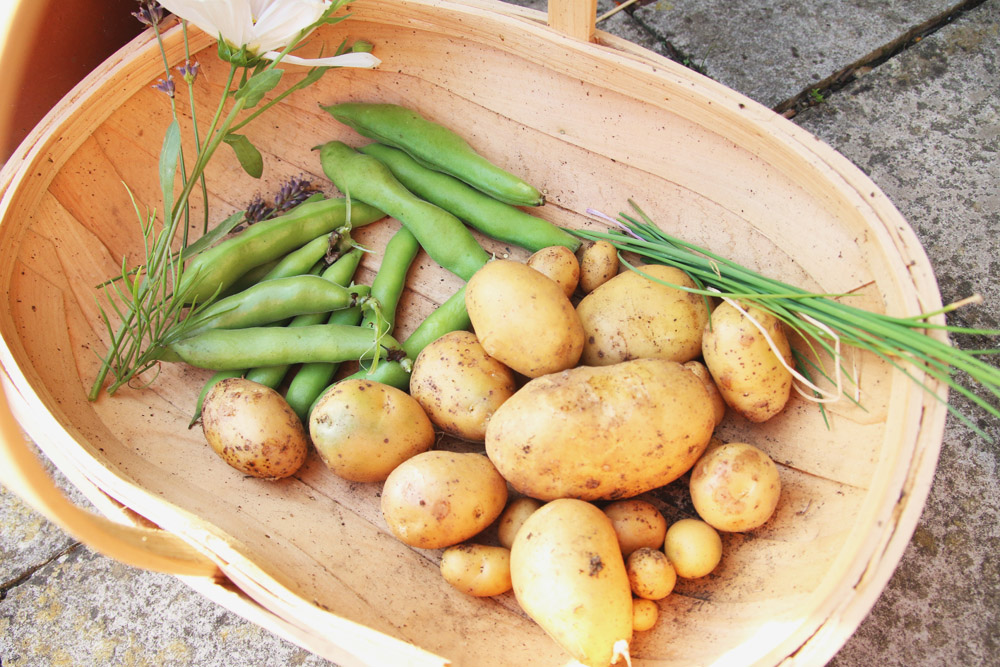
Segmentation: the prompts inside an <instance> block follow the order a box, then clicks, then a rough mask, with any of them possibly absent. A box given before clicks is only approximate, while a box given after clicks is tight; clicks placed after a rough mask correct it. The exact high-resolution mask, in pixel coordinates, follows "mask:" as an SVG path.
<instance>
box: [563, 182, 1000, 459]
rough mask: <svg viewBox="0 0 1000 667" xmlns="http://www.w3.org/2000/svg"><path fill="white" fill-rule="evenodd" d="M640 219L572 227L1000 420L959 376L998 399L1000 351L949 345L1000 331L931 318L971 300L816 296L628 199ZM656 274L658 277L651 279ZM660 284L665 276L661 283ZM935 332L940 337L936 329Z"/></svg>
mask: <svg viewBox="0 0 1000 667" xmlns="http://www.w3.org/2000/svg"><path fill="white" fill-rule="evenodd" d="M629 204H631V206H632V208H633V209H634V210H635V212H636V214H637V215H638V217H635V216H632V215H628V214H625V213H621V214H619V219H618V220H615V219H612V218H610V217H608V216H606V215H603V214H601V213H599V212H597V211H593V210H591V211H588V212H589V213H591V214H592V215H595V216H596V217H600V218H602V219H604V220H605V221H607V222H609V223H611V224H613V225H615V226H616V228H613V229H612V230H611V231H607V232H602V231H594V230H582V229H576V230H570V231H572V232H573V233H574V234H576V235H578V236H580V237H581V238H584V239H589V240H591V241H597V240H601V239H603V240H606V241H608V242H610V243H611V244H612V245H614V246H615V247H616V248H617V249H618V251H619V258H620V259H621V261H622V263H623V264H624V265H625V266H627V267H629V268H630V269H633V270H637V271H639V272H641V269H640V268H638V267H634V266H632V265H631V264H629V263H628V261H626V259H625V257H624V256H623V254H622V253H633V254H635V255H638V256H639V257H642V258H644V259H645V260H647V261H650V262H655V263H660V264H666V265H669V266H673V267H676V268H679V269H681V270H682V271H684V272H685V273H687V274H688V275H689V276H690V277H691V279H692V280H693V281H694V282H695V284H696V285H697V286H698V288H697V289H692V288H688V287H683V286H680V285H673V287H677V288H678V289H684V290H686V291H690V292H694V293H697V294H703V295H705V296H719V297H724V298H728V299H734V300H739V301H748V302H753V303H754V305H755V306H756V307H758V308H761V309H762V310H765V311H767V312H770V313H772V314H773V315H775V316H776V317H778V318H779V319H780V320H782V321H783V322H785V324H786V325H788V326H789V327H790V328H791V329H792V330H794V331H795V332H797V333H798V334H800V335H801V336H802V337H803V338H804V339H805V340H806V341H808V342H809V344H810V345H812V344H813V343H815V344H817V345H818V346H820V347H821V348H822V349H823V350H825V351H826V352H827V353H829V354H830V355H831V356H832V357H833V358H834V363H836V364H840V363H841V360H840V353H839V351H838V350H837V349H836V348H837V346H839V345H848V346H851V347H855V348H858V349H861V350H866V351H868V352H871V353H873V354H875V355H877V356H878V357H879V358H881V359H883V360H885V361H886V362H888V363H889V364H891V365H892V366H893V367H895V368H897V369H899V370H900V371H902V372H903V373H904V374H905V375H906V376H907V377H909V378H910V379H911V380H913V381H914V382H916V383H918V384H920V385H921V386H922V387H923V388H924V389H925V390H927V391H928V392H930V393H931V395H933V396H934V397H935V398H937V399H938V400H942V399H941V397H940V396H939V395H938V394H937V393H936V392H935V390H934V387H933V386H932V383H930V382H925V381H924V380H923V378H921V377H918V374H920V373H922V374H923V375H924V376H926V377H929V378H933V379H934V380H936V381H938V382H942V383H945V384H946V385H947V386H948V387H949V388H950V389H951V390H954V391H956V392H958V393H960V394H962V395H963V396H965V397H966V398H968V399H969V400H970V401H972V402H973V403H974V404H975V405H977V406H979V407H980V408H982V409H983V410H985V411H986V412H987V413H989V414H990V415H992V416H993V417H997V418H1000V409H998V408H997V407H996V406H995V405H994V404H993V403H991V402H990V401H989V400H987V399H985V398H983V397H982V396H980V395H978V394H977V393H975V392H973V391H972V390H970V389H969V388H967V387H966V386H964V385H962V384H960V383H959V381H958V380H957V379H956V378H955V376H954V374H955V372H956V371H961V372H963V373H965V374H966V375H968V377H969V378H971V379H972V380H973V381H974V382H975V383H977V384H978V385H980V386H981V387H983V388H985V389H986V390H987V391H988V392H989V394H991V395H992V397H993V399H997V398H1000V368H997V367H996V366H993V365H991V364H989V363H986V362H985V361H984V360H983V359H982V358H981V357H983V356H985V355H989V354H995V353H996V352H997V351H996V350H963V349H959V348H956V347H953V346H951V345H950V343H949V342H948V339H947V335H948V334H972V335H985V336H1000V331H995V330H990V329H972V328H967V327H959V326H953V325H948V324H942V323H937V322H931V321H930V319H931V318H933V317H935V316H937V315H943V314H945V313H948V312H951V311H953V310H954V309H955V308H958V307H959V306H960V305H962V304H963V303H968V302H969V301H971V299H970V300H965V301H963V302H959V303H955V304H951V305H949V306H946V307H944V308H942V309H940V310H937V311H934V312H931V313H921V314H919V315H915V316H912V317H892V316H890V315H885V314H881V313H874V312H871V311H868V310H864V309H862V308H857V307H854V306H851V305H848V304H846V303H843V302H841V301H837V300H835V299H834V298H833V297H834V296H842V295H831V294H815V293H811V292H807V291H805V290H802V289H800V288H798V287H795V286H793V285H789V284H787V283H784V282H781V281H778V280H774V279H772V278H768V277H766V276H763V275H761V274H759V273H756V272H754V271H751V270H750V269H747V268H745V267H743V266H741V265H739V264H737V263H735V262H733V261H730V260H728V259H726V258H724V257H721V256H719V255H717V254H715V253H712V252H710V251H709V250H707V249H705V248H702V247H700V246H697V245H694V244H691V243H687V242H685V241H682V240H681V239H678V238H676V237H673V236H671V235H669V234H667V233H665V232H664V231H662V230H661V229H660V228H659V227H657V226H656V224H655V223H653V221H652V220H651V219H650V218H649V217H648V216H647V215H646V214H645V213H644V212H643V211H642V210H641V209H640V208H639V207H638V206H637V205H636V204H635V202H632V201H631V200H630V201H629ZM651 279H653V280H655V278H651ZM661 282H662V281H661ZM935 334H936V335H935ZM946 405H947V408H948V410H949V411H950V412H951V413H952V414H953V415H955V416H956V417H957V418H958V419H960V420H961V421H962V422H963V423H964V424H966V425H967V426H968V427H969V428H970V429H972V430H973V431H975V432H976V433H977V434H978V435H979V436H980V437H982V438H984V439H986V440H987V441H991V442H992V438H990V436H989V435H988V434H986V433H985V432H984V431H983V430H982V429H980V428H979V427H978V426H977V425H976V424H975V423H973V421H972V420H971V419H970V418H969V417H968V416H966V415H965V414H962V413H961V412H960V411H959V410H957V409H956V408H955V407H954V406H952V405H950V404H947V403H946Z"/></svg>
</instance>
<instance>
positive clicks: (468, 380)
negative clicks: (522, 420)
mask: <svg viewBox="0 0 1000 667" xmlns="http://www.w3.org/2000/svg"><path fill="white" fill-rule="evenodd" d="M516 389H517V384H516V382H515V380H514V373H513V372H512V371H511V370H510V369H509V368H507V366H505V365H504V364H502V363H500V362H499V361H497V360H496V359H494V358H493V357H491V356H490V355H488V354H486V350H484V349H483V346H482V345H480V344H479V341H478V340H477V339H476V335H475V334H473V333H472V332H469V331H453V332H451V333H447V334H445V335H444V336H441V337H440V338H438V339H437V340H435V341H434V342H433V343H431V344H430V345H428V346H427V347H425V348H424V349H423V350H422V351H421V352H420V354H419V355H417V358H416V360H415V361H414V363H413V372H412V373H411V374H410V395H412V396H413V397H414V398H415V399H416V400H417V401H418V402H419V403H420V405H421V406H423V408H424V410H425V411H426V412H427V416H428V417H430V419H431V421H432V422H434V425H435V426H437V427H438V428H440V429H441V430H442V431H444V432H446V433H450V434H451V435H454V436H457V437H459V438H464V439H466V440H482V439H483V438H485V437H486V422H488V421H489V419H490V417H492V416H493V413H494V412H495V411H496V409H497V408H498V407H500V405H501V404H502V403H503V402H504V401H506V400H507V399H508V398H510V397H511V396H513V395H514V391H515V390H516Z"/></svg>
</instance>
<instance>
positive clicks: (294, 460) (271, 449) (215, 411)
mask: <svg viewBox="0 0 1000 667" xmlns="http://www.w3.org/2000/svg"><path fill="white" fill-rule="evenodd" d="M201 419H202V422H201V423H202V429H203V431H204V433H205V439H206V440H208V444H209V445H211V447H212V449H213V450H215V453H216V454H218V455H219V456H221V457H222V459H223V460H224V461H225V462H226V463H228V464H229V465H231V466H232V467H234V468H236V469H237V470H239V471H240V472H242V473H243V474H245V475H251V476H253V477H260V478H263V479H281V478H283V477H288V476H289V475H291V474H293V473H294V472H295V471H296V470H298V469H299V468H301V467H302V464H303V463H305V461H306V454H307V453H308V451H309V440H308V438H307V436H306V431H305V428H303V426H302V422H301V421H300V420H299V418H298V415H296V414H295V412H294V411H293V410H292V408H291V407H290V406H289V405H288V403H287V402H286V401H285V399H284V397H282V395H281V394H279V393H278V392H276V391H275V390H273V389H271V388H270V387H265V386H264V385H262V384H259V383H257V382H252V381H250V380H247V379H245V378H227V379H225V380H222V381H220V382H218V383H217V384H216V385H215V386H214V387H212V389H211V390H210V391H209V392H208V394H206V396H205V401H204V404H203V407H202V413H201Z"/></svg>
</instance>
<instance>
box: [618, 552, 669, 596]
mask: <svg viewBox="0 0 1000 667" xmlns="http://www.w3.org/2000/svg"><path fill="white" fill-rule="evenodd" d="M625 571H626V572H628V582H629V585H631V586H632V593H633V594H635V596H636V597H640V598H645V599H647V600H662V599H663V598H665V597H667V596H668V595H670V594H671V593H672V592H673V590H674V585H676V584H677V573H676V572H675V571H674V566H673V565H671V564H670V560H668V559H667V556H666V554H664V553H663V552H662V551H660V550H659V549H650V548H649V547H640V548H638V549H636V550H635V551H633V552H632V555H630V556H629V557H628V560H626V561H625Z"/></svg>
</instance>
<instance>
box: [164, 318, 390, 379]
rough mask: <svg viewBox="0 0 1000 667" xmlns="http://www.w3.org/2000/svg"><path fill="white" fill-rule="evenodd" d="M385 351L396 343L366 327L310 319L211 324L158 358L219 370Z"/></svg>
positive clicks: (340, 358) (336, 360) (346, 358)
mask: <svg viewBox="0 0 1000 667" xmlns="http://www.w3.org/2000/svg"><path fill="white" fill-rule="evenodd" d="M387 351H399V352H401V347H400V345H399V343H398V342H397V341H396V340H395V339H394V338H392V337H391V336H381V337H379V339H378V342H376V334H375V332H374V331H372V330H371V329H365V328H363V327H358V326H351V325H344V324H314V325H311V326H305V327H295V328H289V327H248V328H246V329H213V330H211V331H206V332H205V333H202V334H198V335H197V336H192V337H191V338H185V339H184V340H180V341H177V342H176V343H173V344H171V345H170V346H168V348H167V350H166V351H165V352H164V354H163V359H164V360H169V361H173V360H175V359H176V360H178V361H183V362H185V363H187V364H188V365H191V366H195V367H198V368H208V369H211V370H216V371H222V370H236V369H240V368H246V367H248V366H250V367H253V366H277V365H278V364H298V363H310V362H314V361H324V362H327V363H342V362H344V361H351V360H355V361H358V360H365V359H372V358H374V357H375V356H376V355H379V356H383V355H385V354H386V353H387Z"/></svg>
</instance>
